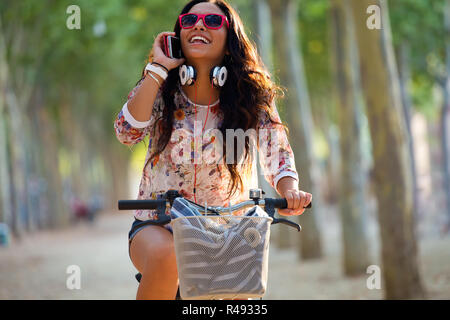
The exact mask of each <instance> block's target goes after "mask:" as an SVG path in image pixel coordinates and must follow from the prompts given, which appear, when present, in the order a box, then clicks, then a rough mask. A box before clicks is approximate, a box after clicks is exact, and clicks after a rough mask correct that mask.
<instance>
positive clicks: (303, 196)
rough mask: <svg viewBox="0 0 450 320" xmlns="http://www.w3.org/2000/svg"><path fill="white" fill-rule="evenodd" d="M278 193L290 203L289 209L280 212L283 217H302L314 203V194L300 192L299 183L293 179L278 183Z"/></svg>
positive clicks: (285, 178) (284, 179)
mask: <svg viewBox="0 0 450 320" xmlns="http://www.w3.org/2000/svg"><path fill="white" fill-rule="evenodd" d="M277 192H278V193H279V194H280V195H281V197H283V198H286V200H287V202H288V208H289V209H283V210H278V213H279V214H281V215H285V216H290V215H300V214H302V213H303V212H304V211H305V209H304V208H305V207H306V206H307V205H308V204H309V203H310V202H311V201H312V194H311V193H308V192H304V191H301V190H299V189H298V181H297V180H296V179H293V178H291V177H284V178H281V179H280V181H278V185H277Z"/></svg>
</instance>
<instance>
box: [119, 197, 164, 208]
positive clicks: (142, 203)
mask: <svg viewBox="0 0 450 320" xmlns="http://www.w3.org/2000/svg"><path fill="white" fill-rule="evenodd" d="M118 204H119V210H138V209H141V210H153V209H157V208H158V206H160V205H162V206H165V205H166V200H165V199H160V200H119V203H118Z"/></svg>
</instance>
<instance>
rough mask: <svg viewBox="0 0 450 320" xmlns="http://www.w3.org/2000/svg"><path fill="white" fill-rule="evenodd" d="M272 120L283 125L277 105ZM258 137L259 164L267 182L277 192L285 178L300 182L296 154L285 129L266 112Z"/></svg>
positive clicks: (261, 121) (261, 120) (259, 127)
mask: <svg viewBox="0 0 450 320" xmlns="http://www.w3.org/2000/svg"><path fill="white" fill-rule="evenodd" d="M272 119H273V120H274V121H276V122H278V123H281V120H280V116H279V114H278V110H277V108H276V106H275V105H273V109H272ZM258 136H259V139H258V150H259V163H260V165H261V169H262V172H263V174H264V177H265V179H266V180H267V182H268V183H269V184H270V185H271V186H272V187H273V188H274V189H275V190H277V188H276V187H277V184H278V181H279V180H280V179H281V178H283V177H292V178H294V179H296V180H297V181H298V174H297V170H296V169H295V160H294V153H293V152H292V148H291V146H290V144H289V141H288V138H287V134H286V131H285V129H284V127H283V126H282V125H279V124H276V123H273V122H272V121H271V120H270V117H269V115H268V114H267V113H266V112H264V114H263V115H262V116H261V117H260V120H259V124H258Z"/></svg>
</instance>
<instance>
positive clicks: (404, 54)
mask: <svg viewBox="0 0 450 320" xmlns="http://www.w3.org/2000/svg"><path fill="white" fill-rule="evenodd" d="M398 51H399V54H398V61H399V76H400V92H401V97H402V105H403V113H404V117H405V120H406V129H407V133H408V138H409V139H408V149H409V157H410V159H411V175H412V183H413V210H414V217H415V220H416V221H419V220H418V219H419V216H418V214H419V211H420V210H419V209H420V208H419V201H418V199H419V192H418V184H417V170H416V158H415V154H414V140H413V134H412V131H411V109H412V102H411V96H410V94H409V91H408V82H409V80H410V78H411V75H410V70H409V52H410V48H409V45H408V44H407V43H406V42H405V41H404V42H402V43H401V44H400V48H399V50H398Z"/></svg>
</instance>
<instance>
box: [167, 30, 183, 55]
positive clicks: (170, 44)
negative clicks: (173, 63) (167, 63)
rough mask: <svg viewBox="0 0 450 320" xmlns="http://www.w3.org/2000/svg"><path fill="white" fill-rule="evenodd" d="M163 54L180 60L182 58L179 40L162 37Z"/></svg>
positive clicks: (172, 37)
mask: <svg viewBox="0 0 450 320" xmlns="http://www.w3.org/2000/svg"><path fill="white" fill-rule="evenodd" d="M164 52H165V54H166V56H168V57H169V58H172V59H180V58H181V57H182V53H181V43H180V38H177V37H174V36H170V35H166V36H164Z"/></svg>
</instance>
